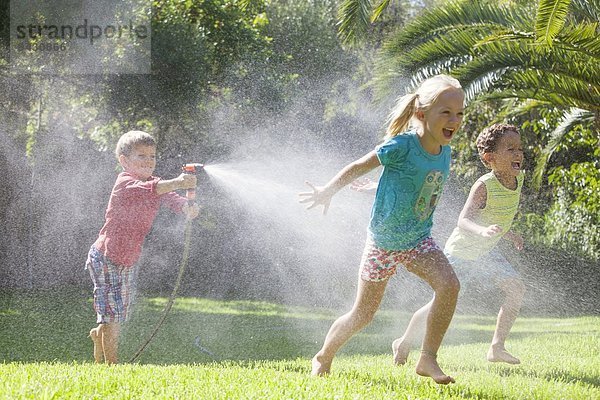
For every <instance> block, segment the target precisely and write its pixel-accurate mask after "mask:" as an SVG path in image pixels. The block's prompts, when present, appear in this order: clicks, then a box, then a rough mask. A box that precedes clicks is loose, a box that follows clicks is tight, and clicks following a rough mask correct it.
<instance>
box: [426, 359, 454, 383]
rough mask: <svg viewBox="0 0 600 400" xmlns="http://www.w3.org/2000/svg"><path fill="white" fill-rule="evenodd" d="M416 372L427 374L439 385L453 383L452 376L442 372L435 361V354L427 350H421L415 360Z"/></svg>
mask: <svg viewBox="0 0 600 400" xmlns="http://www.w3.org/2000/svg"><path fill="white" fill-rule="evenodd" d="M417 374H419V375H421V376H428V377H430V378H431V379H433V380H434V381H435V383H438V384H440V385H447V384H449V383H454V378H452V377H451V376H448V375H446V374H444V371H442V369H441V368H440V366H439V365H438V363H437V360H436V355H435V354H433V353H431V352H429V351H424V350H422V351H421V357H420V358H419V361H418V362H417Z"/></svg>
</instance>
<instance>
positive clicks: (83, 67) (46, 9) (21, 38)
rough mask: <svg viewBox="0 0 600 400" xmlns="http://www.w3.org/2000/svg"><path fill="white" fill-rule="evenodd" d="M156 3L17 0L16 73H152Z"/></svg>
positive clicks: (13, 28) (13, 21)
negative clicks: (153, 19) (152, 24)
mask: <svg viewBox="0 0 600 400" xmlns="http://www.w3.org/2000/svg"><path fill="white" fill-rule="evenodd" d="M150 16H151V0H125V1H114V0H87V1H74V0H54V1H51V2H49V1H47V0H12V1H11V9H10V33H11V37H10V44H11V48H10V50H11V52H10V56H11V57H10V64H11V67H12V68H13V69H14V70H15V71H17V72H23V73H50V74H68V73H71V74H107V73H132V74H136V73H140V74H146V73H150V66H151V65H150V60H151V57H150V39H151V29H150Z"/></svg>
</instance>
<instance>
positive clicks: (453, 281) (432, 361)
mask: <svg viewBox="0 0 600 400" xmlns="http://www.w3.org/2000/svg"><path fill="white" fill-rule="evenodd" d="M407 269H408V270H409V271H410V272H412V273H414V274H416V275H417V276H419V277H420V278H422V279H423V280H425V281H426V282H427V283H428V284H429V285H430V286H431V288H432V289H433V290H434V292H435V294H434V298H433V302H432V303H431V308H430V311H429V315H428V316H427V328H426V331H425V337H424V339H423V346H422V350H421V356H420V358H419V361H418V362H417V366H416V370H417V374H419V375H422V376H429V377H431V378H432V379H433V380H434V381H435V382H436V383H439V384H444V385H445V384H448V383H452V382H454V378H452V377H451V376H448V375H446V374H445V373H444V372H443V371H442V369H441V368H440V366H439V365H438V363H437V359H436V357H437V351H438V349H439V348H440V345H441V343H442V339H443V338H444V335H445V334H446V331H447V330H448V326H449V325H450V321H451V320H452V316H453V315H454V310H455V308H456V301H457V298H458V292H459V290H460V283H459V282H458V278H457V277H456V274H455V273H454V270H453V269H452V266H451V265H450V263H449V262H448V260H447V259H446V256H444V253H443V252H442V251H441V250H434V251H431V252H429V253H426V254H423V255H421V256H419V257H417V258H416V259H415V260H414V261H412V262H411V263H410V264H408V265H407Z"/></svg>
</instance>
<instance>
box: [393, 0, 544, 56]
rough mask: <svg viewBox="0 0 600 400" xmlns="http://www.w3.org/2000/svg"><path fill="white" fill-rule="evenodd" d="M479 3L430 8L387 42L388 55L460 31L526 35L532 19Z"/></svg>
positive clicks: (452, 4) (450, 3)
mask: <svg viewBox="0 0 600 400" xmlns="http://www.w3.org/2000/svg"><path fill="white" fill-rule="evenodd" d="M490 3H491V2H482V1H480V0H475V1H473V0H470V1H469V0H467V1H465V0H461V1H456V0H452V1H448V2H446V3H443V4H442V5H441V6H438V7H434V8H430V9H428V10H427V11H425V12H424V13H423V14H421V15H420V16H418V17H417V18H415V19H414V20H412V21H411V22H410V23H408V24H407V25H406V26H405V27H404V28H403V29H402V30H401V31H400V32H398V33H397V34H396V35H395V36H394V37H392V38H391V39H390V40H389V41H388V42H387V48H388V51H391V52H393V51H396V52H398V53H401V52H402V51H404V50H405V49H406V48H410V47H415V46H418V45H419V44H421V43H426V42H428V41H429V40H431V39H433V38H436V37H438V36H442V35H445V34H447V33H449V32H452V31H457V30H464V29H467V30H470V31H471V32H474V31H475V29H478V30H480V31H481V32H483V33H487V34H492V33H493V32H496V31H498V30H506V29H508V28H511V29H514V30H516V31H526V30H527V27H528V26H530V25H531V21H532V17H531V15H529V14H527V12H525V11H524V10H522V9H516V10H515V9H511V8H509V7H506V6H502V5H493V4H490Z"/></svg>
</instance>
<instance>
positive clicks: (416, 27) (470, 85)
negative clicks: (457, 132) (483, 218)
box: [340, 0, 600, 185]
mask: <svg viewBox="0 0 600 400" xmlns="http://www.w3.org/2000/svg"><path fill="white" fill-rule="evenodd" d="M344 3H345V5H346V7H345V8H342V11H344V10H346V9H347V10H361V12H362V14H358V15H363V14H364V10H365V9H366V8H367V6H368V5H370V4H371V3H370V0H345V2H344ZM352 3H355V4H356V5H355V6H354V7H352V6H350V5H351V4H352ZM359 4H360V5H361V6H358V5H359ZM388 5H389V1H383V3H381V4H380V6H379V7H377V8H373V9H371V14H370V20H375V19H376V18H377V17H378V16H379V15H380V13H381V12H382V11H383V8H385V7H387V6H388ZM356 15H357V13H355V14H354V16H353V14H342V16H341V21H342V22H343V21H346V22H347V23H346V25H344V24H343V23H341V24H340V27H341V29H343V30H344V29H345V30H346V31H342V36H343V37H346V38H352V34H351V33H350V32H352V31H356V32H360V28H357V27H359V26H360V24H361V23H364V22H365V18H363V17H361V18H356ZM599 15H600V0H587V1H586V0H539V2H538V3H537V5H536V4H535V3H532V2H530V1H497V0H491V1H489V0H487V1H486V0H451V1H448V2H444V3H443V4H441V5H440V6H438V7H432V8H429V9H427V10H426V11H424V12H423V13H422V14H421V15H419V16H418V17H416V18H415V19H413V20H412V21H411V22H410V23H408V24H407V25H406V26H405V27H404V28H403V29H401V30H400V31H399V32H398V33H397V34H396V35H394V36H393V37H391V38H390V39H389V40H388V41H387V42H386V43H385V45H384V48H383V51H382V54H381V57H380V60H379V63H378V74H377V76H376V87H377V88H378V93H379V94H380V95H385V94H387V90H389V88H391V87H393V85H392V83H393V82H394V81H395V80H397V79H401V78H402V77H404V76H406V75H411V76H412V79H413V83H415V82H417V81H420V80H422V79H423V78H426V77H428V76H430V75H434V74H437V73H450V74H452V75H453V76H455V77H456V78H458V79H459V80H460V81H461V82H462V83H463V85H464V87H465V91H466V93H467V96H468V98H469V99H473V98H475V97H477V98H479V99H483V100H486V99H503V100H507V99H512V100H513V101H511V102H506V104H510V107H511V111H510V112H512V113H514V112H517V111H522V110H525V109H531V108H532V107H553V108H555V109H557V110H560V111H561V112H562V113H563V117H562V123H561V124H560V125H559V126H558V127H557V129H556V130H555V131H554V132H553V133H552V134H551V135H550V137H551V140H550V141H549V145H548V146H547V147H546V148H545V149H544V150H543V152H542V157H540V161H539V162H538V166H537V168H536V171H537V179H536V180H535V183H536V184H537V185H539V183H540V182H541V175H542V173H543V170H544V168H545V165H546V163H547V161H548V159H549V157H550V156H551V155H552V152H553V151H554V149H555V148H556V147H557V144H558V143H560V140H561V138H563V137H564V136H565V134H566V133H567V132H569V130H570V129H569V128H570V127H572V126H574V125H575V124H584V125H585V126H589V127H590V129H595V130H596V131H597V132H598V134H599V135H600V62H599V58H600V36H599V35H598V32H599V26H600V24H599V23H598V21H599ZM352 18H353V19H352ZM366 20H367V21H368V20H369V18H367V19H366ZM515 103H516V104H517V105H518V106H515Z"/></svg>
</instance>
